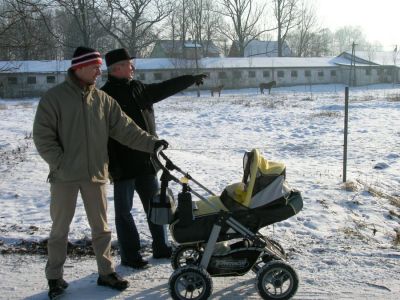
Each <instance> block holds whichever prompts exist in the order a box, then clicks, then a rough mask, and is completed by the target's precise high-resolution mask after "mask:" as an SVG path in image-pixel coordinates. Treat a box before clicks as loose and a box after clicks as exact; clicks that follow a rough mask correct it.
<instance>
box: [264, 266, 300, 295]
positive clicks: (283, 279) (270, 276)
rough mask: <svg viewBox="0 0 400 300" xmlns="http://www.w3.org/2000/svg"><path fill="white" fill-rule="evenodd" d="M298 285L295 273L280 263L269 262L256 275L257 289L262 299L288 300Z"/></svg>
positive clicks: (289, 267)
mask: <svg viewBox="0 0 400 300" xmlns="http://www.w3.org/2000/svg"><path fill="white" fill-rule="evenodd" d="M298 283H299V280H298V277H297V274H296V272H295V271H294V270H293V269H292V267H291V266H289V265H288V264H286V263H284V262H282V261H271V262H269V263H268V264H266V265H264V266H263V267H262V268H261V269H260V271H259V272H258V274H257V289H258V292H259V294H260V295H261V297H262V298H263V299H289V298H291V297H292V296H293V295H294V294H295V293H296V291H297V287H298Z"/></svg>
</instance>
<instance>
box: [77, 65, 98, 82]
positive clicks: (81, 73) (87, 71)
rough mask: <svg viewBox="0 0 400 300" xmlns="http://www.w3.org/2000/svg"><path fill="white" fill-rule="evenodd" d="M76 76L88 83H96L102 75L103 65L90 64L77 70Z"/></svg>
mask: <svg viewBox="0 0 400 300" xmlns="http://www.w3.org/2000/svg"><path fill="white" fill-rule="evenodd" d="M75 74H76V76H77V77H78V78H79V79H80V80H82V81H83V82H84V83H87V84H94V83H95V82H96V79H97V77H98V76H100V75H101V65H98V64H96V65H89V66H86V67H83V68H79V69H77V70H76V71H75Z"/></svg>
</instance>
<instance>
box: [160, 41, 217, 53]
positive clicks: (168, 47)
mask: <svg viewBox="0 0 400 300" xmlns="http://www.w3.org/2000/svg"><path fill="white" fill-rule="evenodd" d="M156 44H157V45H159V46H160V47H161V48H162V49H163V50H164V52H165V53H172V52H175V53H182V41H179V40H158V41H157V42H156ZM183 47H184V48H196V47H197V48H205V49H207V51H208V53H211V54H214V55H215V56H219V55H220V50H219V49H218V47H217V46H215V44H214V43H213V42H212V41H202V43H201V44H200V43H199V42H197V43H194V42H193V41H192V40H188V41H185V42H184V43H183Z"/></svg>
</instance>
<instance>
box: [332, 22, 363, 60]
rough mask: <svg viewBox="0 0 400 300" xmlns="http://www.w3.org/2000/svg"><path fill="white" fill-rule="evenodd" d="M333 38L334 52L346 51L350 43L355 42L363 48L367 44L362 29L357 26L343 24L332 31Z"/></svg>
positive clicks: (349, 47)
mask: <svg viewBox="0 0 400 300" xmlns="http://www.w3.org/2000/svg"><path fill="white" fill-rule="evenodd" d="M334 38H335V44H334V47H335V50H336V53H341V52H343V51H348V50H349V49H351V45H352V43H353V42H355V43H356V44H357V45H358V46H357V47H358V48H359V49H364V46H365V45H367V42H366V39H365V36H364V33H363V31H362V30H361V28H360V27H358V26H344V27H341V28H339V29H338V30H336V31H335V33H334Z"/></svg>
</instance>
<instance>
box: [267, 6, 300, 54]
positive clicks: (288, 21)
mask: <svg viewBox="0 0 400 300" xmlns="http://www.w3.org/2000/svg"><path fill="white" fill-rule="evenodd" d="M298 2H299V0H273V5H274V17H275V20H276V27H277V31H278V32H277V38H278V56H279V57H281V56H282V55H283V46H284V44H285V41H286V38H287V36H288V34H289V32H290V31H291V30H292V29H293V28H295V27H296V26H297V25H298V24H299V21H298V10H297V4H298Z"/></svg>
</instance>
